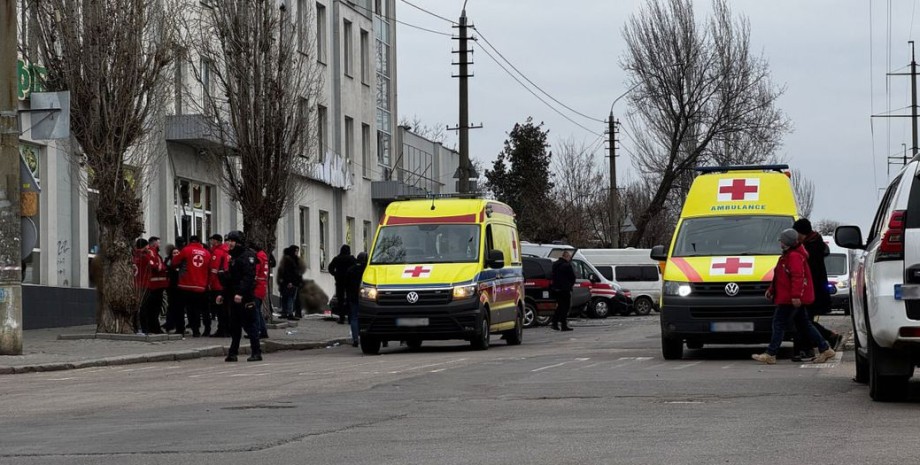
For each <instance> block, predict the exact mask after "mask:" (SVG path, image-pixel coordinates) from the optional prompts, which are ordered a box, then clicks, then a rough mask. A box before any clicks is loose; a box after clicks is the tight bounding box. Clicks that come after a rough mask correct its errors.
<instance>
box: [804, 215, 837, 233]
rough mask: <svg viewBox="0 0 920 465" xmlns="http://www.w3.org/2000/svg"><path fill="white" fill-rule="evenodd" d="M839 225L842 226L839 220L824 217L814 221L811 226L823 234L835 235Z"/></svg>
mask: <svg viewBox="0 0 920 465" xmlns="http://www.w3.org/2000/svg"><path fill="white" fill-rule="evenodd" d="M838 227H840V222H839V221H836V220H830V219H827V218H822V219H820V220H817V221H815V222H814V223H812V227H811V228H812V229H814V230H815V231H817V232H818V234H820V235H822V236H833V235H834V232H836V231H837V228H838Z"/></svg>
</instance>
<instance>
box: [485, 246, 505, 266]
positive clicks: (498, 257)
mask: <svg viewBox="0 0 920 465" xmlns="http://www.w3.org/2000/svg"><path fill="white" fill-rule="evenodd" d="M486 266H488V267H489V268H495V269H498V268H504V267H505V254H504V253H502V251H501V250H490V251H489V260H487V261H486Z"/></svg>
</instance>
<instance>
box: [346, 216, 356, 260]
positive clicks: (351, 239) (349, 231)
mask: <svg viewBox="0 0 920 465" xmlns="http://www.w3.org/2000/svg"><path fill="white" fill-rule="evenodd" d="M345 243H346V244H348V248H349V249H351V250H352V251H354V250H356V247H355V219H354V218H352V217H347V218H345ZM352 253H354V252H352Z"/></svg>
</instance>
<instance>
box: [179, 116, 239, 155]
mask: <svg viewBox="0 0 920 465" xmlns="http://www.w3.org/2000/svg"><path fill="white" fill-rule="evenodd" d="M221 132H222V131H220V130H219V129H218V128H217V124H216V123H215V122H214V121H212V120H211V119H210V118H208V117H207V116H205V115H201V114H197V115H169V116H167V117H166V141H167V142H176V143H180V144H185V145H188V146H191V147H194V148H196V149H201V150H209V149H210V150H216V149H226V148H229V149H232V148H234V147H236V141H235V140H234V139H235V138H234V136H233V132H232V131H231V130H229V129H227V130H225V131H223V134H221Z"/></svg>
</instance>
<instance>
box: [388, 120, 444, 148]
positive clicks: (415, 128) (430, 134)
mask: <svg viewBox="0 0 920 465" xmlns="http://www.w3.org/2000/svg"><path fill="white" fill-rule="evenodd" d="M399 125H400V126H403V127H407V128H409V130H410V131H412V132H414V133H416V134H418V135H420V136H422V137H424V138H425V139H428V140H430V141H433V142H438V143H440V144H444V143H445V142H446V141H447V133H446V132H444V131H445V129H446V128H447V125H444V124H435V125H433V126H429V125H427V124H425V123H424V122H423V121H422V119H421V118H419V117H418V115H412V120H411V121H410V120H409V118H407V117H405V116H403V117H402V118H400V120H399Z"/></svg>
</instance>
